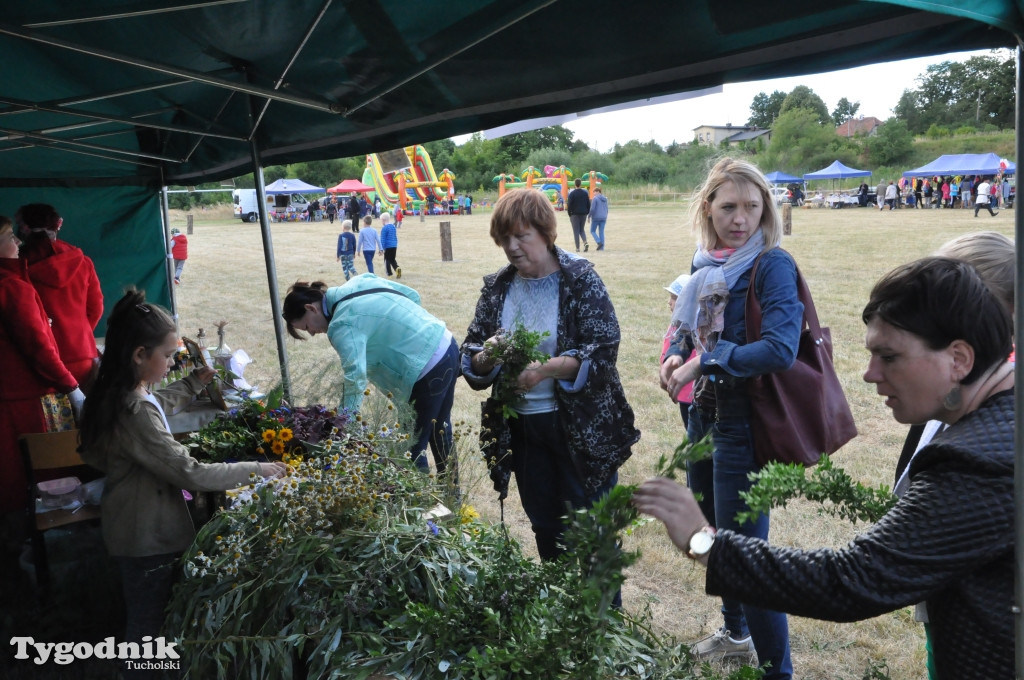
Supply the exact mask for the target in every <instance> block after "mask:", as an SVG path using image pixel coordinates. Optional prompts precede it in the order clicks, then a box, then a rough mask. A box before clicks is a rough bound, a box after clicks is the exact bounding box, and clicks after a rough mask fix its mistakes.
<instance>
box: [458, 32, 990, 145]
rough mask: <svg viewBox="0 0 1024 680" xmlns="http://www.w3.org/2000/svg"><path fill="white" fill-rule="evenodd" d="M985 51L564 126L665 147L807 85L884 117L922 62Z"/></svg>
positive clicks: (734, 90) (760, 86)
mask: <svg viewBox="0 0 1024 680" xmlns="http://www.w3.org/2000/svg"><path fill="white" fill-rule="evenodd" d="M988 53H989V52H988V51H980V52H957V53H953V54H946V55H942V56H936V57H924V58H920V59H908V60H905V61H893V62H887V63H884V64H872V65H871V66H861V67H858V68H853V69H846V70H843V71H833V72H831V73H822V74H816V75H809V76H796V77H793V78H779V79H775V80H761V81H754V82H749V83H739V84H734V85H725V86H724V88H723V91H722V93H721V94H711V95H706V96H703V97H697V98H694V99H689V100H685V101H679V102H671V103H667V104H656V105H652V106H644V107H640V108H634V109H628V110H625V111H614V112H611V113H601V114H594V115H589V116H585V117H582V118H578V119H576V120H573V121H569V122H566V123H564V125H565V127H567V128H569V129H570V130H572V131H573V132H574V133H575V134H576V139H579V140H582V141H584V142H586V143H587V144H588V145H589V146H590V147H591V148H595V149H597V150H598V151H601V152H607V151H609V150H610V149H611V148H612V147H613V146H615V144H616V143H619V144H622V143H625V142H628V141H629V140H631V139H639V140H640V141H641V142H646V141H648V140H651V139H653V140H654V141H656V142H657V143H658V144H660V145H662V146H668V145H669V144H671V143H672V142H673V141H677V142H689V141H690V140H691V139H693V129H694V128H696V127H698V126H700V125H726V124H727V123H732V124H733V125H743V124H745V123H746V122H747V118H748V117H749V116H750V103H751V101H753V99H754V97H755V96H756V95H757V94H758V93H759V92H765V93H767V94H771V93H772V92H774V91H775V90H781V91H782V92H785V93H787V94H788V93H789V92H790V91H791V90H792V89H793V88H794V87H796V86H797V85H806V86H807V87H809V88H811V89H812V90H813V91H814V93H815V94H817V95H818V96H819V97H821V98H822V99H823V100H824V101H825V105H826V106H828V109H829V111H830V112H831V111H832V110H833V109H834V108H835V107H836V104H837V103H838V102H839V100H840V99H841V98H842V97H846V98H847V99H849V100H850V101H851V102H860V109H858V111H857V113H858V115H864V116H874V117H876V118H879V119H881V120H885V119H887V118H889V117H890V116H892V108H893V107H894V106H896V103H897V102H898V101H899V98H900V95H902V94H903V90H905V89H914V88H915V87H917V82H916V78H917V77H918V76H919V75H921V74H922V73H924V71H925V68H926V67H927V66H929V65H931V64H936V63H939V62H942V61H964V60H966V59H968V58H969V57H970V56H972V55H976V54H979V55H980V54H988ZM1004 53H1006V52H1005V51H1004ZM466 138H467V137H466V136H464V137H457V138H455V140H456V142H458V143H461V142H462V141H464V140H465V139H466Z"/></svg>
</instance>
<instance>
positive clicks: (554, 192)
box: [493, 165, 608, 210]
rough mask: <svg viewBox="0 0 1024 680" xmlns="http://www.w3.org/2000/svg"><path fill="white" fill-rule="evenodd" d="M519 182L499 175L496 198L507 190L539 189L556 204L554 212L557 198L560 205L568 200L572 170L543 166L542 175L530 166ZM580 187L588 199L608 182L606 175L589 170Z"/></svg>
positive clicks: (513, 177)
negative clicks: (587, 194)
mask: <svg viewBox="0 0 1024 680" xmlns="http://www.w3.org/2000/svg"><path fill="white" fill-rule="evenodd" d="M521 177H522V180H523V181H521V182H519V181H516V180H518V179H519V178H518V177H516V176H515V175H511V174H506V173H501V174H500V175H498V176H497V177H495V178H494V180H493V181H494V183H495V184H497V185H498V198H501V197H502V196H504V195H505V192H506V191H508V190H509V189H540V190H541V191H542V192H543V193H544V194H546V195H547V197H548V199H549V200H550V201H551V202H552V203H555V204H556V208H555V209H556V210H558V209H560V208H558V207H557V204H559V200H558V199H559V198H561V199H562V200H561V204H564V203H565V201H568V200H569V180H570V179H572V170H570V169H569V168H567V167H565V166H564V165H559V166H558V167H555V166H554V165H545V166H544V173H543V174H541V171H540V170H538V169H537V168H535V167H533V166H532V165H531V166H530V167H528V168H526V169H525V170H523V173H522V175H521ZM580 179H581V180H582V185H583V186H585V187H586V188H587V191H588V193H589V194H590V197H591V198H593V197H594V189H596V188H597V187H599V186H600V185H601V184H602V183H603V182H606V181H608V175H606V174H604V173H603V172H597V171H596V170H591V171H590V172H586V173H584V174H583V176H582V177H581V178H580Z"/></svg>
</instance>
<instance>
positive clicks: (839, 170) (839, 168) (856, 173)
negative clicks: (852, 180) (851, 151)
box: [804, 161, 871, 182]
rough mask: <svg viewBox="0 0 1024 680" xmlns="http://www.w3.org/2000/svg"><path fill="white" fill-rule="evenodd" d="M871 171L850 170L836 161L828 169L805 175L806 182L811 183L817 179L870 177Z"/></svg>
mask: <svg viewBox="0 0 1024 680" xmlns="http://www.w3.org/2000/svg"><path fill="white" fill-rule="evenodd" d="M870 176H871V171H870V170H857V169H855V168H849V167H847V166H845V165H843V164H842V163H840V162H839V161H834V162H833V163H832V165H830V166H828V167H827V168H822V169H821V170H817V171H815V172H808V173H806V174H805V175H804V181H806V182H810V181H812V180H816V179H846V178H847V177H870Z"/></svg>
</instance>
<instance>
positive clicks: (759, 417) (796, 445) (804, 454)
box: [744, 253, 857, 466]
mask: <svg viewBox="0 0 1024 680" xmlns="http://www.w3.org/2000/svg"><path fill="white" fill-rule="evenodd" d="M762 255H763V253H762ZM760 261H761V257H760V256H758V258H757V260H755V261H754V266H753V267H752V269H751V271H750V286H749V287H748V288H747V297H746V303H745V318H744V321H745V323H746V330H747V342H748V343H749V342H755V341H757V340H760V339H761V303H760V302H759V301H758V299H757V294H756V292H755V290H754V289H755V287H756V285H755V283H756V281H757V278H756V277H757V265H758V263H759V262H760ZM796 282H797V294H798V297H799V299H800V302H802V303H803V305H804V322H803V327H802V330H801V332H800V346H799V349H798V350H797V356H796V362H795V363H794V364H793V365H792V366H791V367H790V368H788V369H786V370H785V371H779V372H777V373H766V374H764V375H760V376H757V377H755V378H751V379H749V380H748V381H747V390H748V394H749V396H750V408H751V417H750V429H751V434H752V435H753V439H754V455H755V456H756V457H757V461H758V463H759V464H760V465H765V464H766V463H770V462H773V461H774V462H779V463H800V464H802V465H808V466H809V465H815V464H817V462H818V459H819V458H821V454H822V453H828V454H832V453H835V452H836V451H838V450H839V449H840V448H841V447H842V446H843V445H844V444H846V442H848V441H850V440H851V439H853V438H854V437H856V436H857V427H856V425H855V424H854V422H853V414H852V413H851V412H850V405H849V403H847V401H846V395H845V394H844V393H843V386H842V385H841V384H840V383H839V376H837V375H836V369H835V366H833V364H832V335H831V333H829V329H828V328H821V327H820V326H819V324H818V312H817V310H815V308H814V300H812V299H811V291H810V290H809V289H808V288H807V282H806V281H805V280H804V277H803V274H801V273H800V269H799V268H797V271H796Z"/></svg>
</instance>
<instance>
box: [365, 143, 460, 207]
mask: <svg viewBox="0 0 1024 680" xmlns="http://www.w3.org/2000/svg"><path fill="white" fill-rule="evenodd" d="M405 154H406V156H407V157H408V159H409V165H410V166H411V167H409V168H408V169H406V170H399V171H397V172H384V170H383V168H381V165H380V159H379V158H378V157H377V154H370V155H369V156H367V157H366V169H365V170H364V171H363V183H364V184H368V185H369V186H372V187H373V188H374V191H372V192H370V196H369V200H370V201H371V202H372V201H373V200H374V198H375V197H380V200H381V202H382V203H384V204H386V205H388V206H392V207H393V206H395V205H400V206H401V207H402V210H417V209H419V207H420V205H421V204H422V203H423V202H424V201H426V200H427V197H428V196H430V195H433V197H434V199H435V200H438V201H440V200H441V199H442V198H448V197H451V196H454V195H455V175H453V174H452V173H451V171H449V170H448V168H445V169H444V170H442V171H441V174H440V175H438V174H436V173H435V172H434V165H433V164H432V163H431V162H430V154H428V153H427V150H426V149H424V148H423V147H422V146H421V145H419V144H417V145H415V146H407V147H405Z"/></svg>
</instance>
